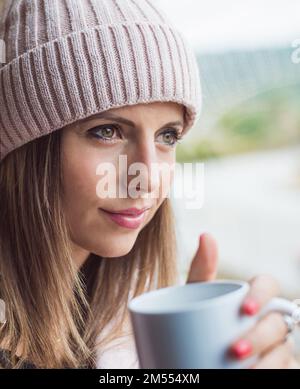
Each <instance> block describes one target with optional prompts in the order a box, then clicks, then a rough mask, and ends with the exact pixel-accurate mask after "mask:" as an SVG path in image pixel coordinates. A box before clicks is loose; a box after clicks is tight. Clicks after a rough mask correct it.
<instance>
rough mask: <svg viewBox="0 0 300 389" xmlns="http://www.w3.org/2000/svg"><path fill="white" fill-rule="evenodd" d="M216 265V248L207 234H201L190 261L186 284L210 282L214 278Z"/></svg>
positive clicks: (214, 242)
mask: <svg viewBox="0 0 300 389" xmlns="http://www.w3.org/2000/svg"><path fill="white" fill-rule="evenodd" d="M217 265H218V246H217V243H216V241H215V239H214V238H213V237H212V236H211V235H209V234H207V233H206V234H202V235H201V236H200V239H199V246H198V249H197V252H196V254H195V256H194V258H193V260H192V263H191V266H190V270H189V274H188V278H187V283H190V282H201V281H211V280H213V279H215V278H216V275H217Z"/></svg>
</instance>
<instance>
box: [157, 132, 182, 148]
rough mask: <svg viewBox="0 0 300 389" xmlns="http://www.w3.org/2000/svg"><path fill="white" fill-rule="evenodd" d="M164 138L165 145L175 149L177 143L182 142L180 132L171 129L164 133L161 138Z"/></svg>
mask: <svg viewBox="0 0 300 389" xmlns="http://www.w3.org/2000/svg"><path fill="white" fill-rule="evenodd" d="M161 135H162V136H163V139H164V140H163V143H165V144H166V145H168V146H171V147H174V146H176V144H177V143H180V140H181V139H182V135H181V134H180V131H179V130H176V129H171V130H167V131H164V132H163V133H161V134H160V135H159V136H161Z"/></svg>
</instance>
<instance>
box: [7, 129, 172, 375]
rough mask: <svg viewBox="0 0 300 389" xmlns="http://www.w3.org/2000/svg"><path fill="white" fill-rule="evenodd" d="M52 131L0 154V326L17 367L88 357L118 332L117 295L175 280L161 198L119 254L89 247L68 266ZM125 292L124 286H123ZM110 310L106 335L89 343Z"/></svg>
mask: <svg viewBox="0 0 300 389" xmlns="http://www.w3.org/2000/svg"><path fill="white" fill-rule="evenodd" d="M60 144H61V131H55V132H53V133H51V134H49V135H46V136H43V137H40V138H38V139H35V140H34V141H32V142H30V143H27V144H25V145H23V146H22V147H20V148H18V149H16V150H14V151H13V152H11V153H10V154H8V155H7V156H6V158H4V160H3V161H2V162H1V163H0V198H1V202H0V298H2V299H3V300H4V301H5V304H6V323H5V324H3V325H2V327H1V330H0V345H2V344H3V343H5V345H6V348H7V349H8V350H10V352H11V355H12V356H16V352H17V348H18V346H20V345H21V346H22V358H21V359H20V361H19V362H17V358H16V357H13V362H12V366H13V367H15V368H17V367H19V366H20V365H21V363H22V361H24V360H29V361H30V362H31V363H33V364H35V365H36V366H37V367H41V368H63V367H71V368H78V367H95V363H96V352H95V351H96V348H97V350H98V349H101V347H104V345H105V344H106V343H108V342H109V341H110V340H111V339H114V338H115V337H116V336H118V334H120V333H121V329H122V325H123V323H124V320H125V319H126V317H127V315H128V310H127V302H128V299H129V297H135V296H137V295H139V294H141V293H143V292H146V291H149V290H152V289H154V288H162V287H165V286H169V285H173V284H174V283H176V282H177V280H178V270H177V260H176V243H175V231H174V220H173V213H172V209H171V205H170V200H169V199H168V198H167V199H165V200H164V202H163V204H162V205H161V207H160V208H159V209H158V211H157V212H156V214H155V216H154V217H153V219H152V220H151V221H150V222H149V223H148V225H147V226H146V227H145V228H144V229H143V230H142V231H141V232H140V234H139V235H138V238H137V240H136V243H135V245H134V247H133V249H132V250H131V252H130V253H128V254H127V255H125V256H124V257H120V258H114V259H110V258H103V257H99V256H97V255H95V254H91V255H90V256H89V258H88V259H87V261H86V263H85V264H84V265H83V266H82V268H81V269H80V270H79V271H78V270H77V269H76V268H75V265H74V263H73V260H72V254H71V249H70V239H69V235H68V227H67V222H66V220H65V217H64V210H63V208H62V201H61V198H62V192H63V185H62V176H61V159H60ZM131 293H132V294H131ZM117 312H119V313H120V316H119V320H117V321H116V324H115V326H114V327H113V328H112V330H111V332H110V335H109V336H107V337H105V339H102V340H101V341H100V342H98V343H97V336H98V335H99V334H101V332H102V331H103V329H104V328H105V327H106V325H107V324H108V323H110V322H111V321H112V319H114V318H115V317H116V313H117Z"/></svg>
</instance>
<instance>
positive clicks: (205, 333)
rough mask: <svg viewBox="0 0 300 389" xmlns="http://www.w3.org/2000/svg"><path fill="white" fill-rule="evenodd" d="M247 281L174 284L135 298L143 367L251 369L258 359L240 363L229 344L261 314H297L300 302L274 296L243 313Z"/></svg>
mask: <svg viewBox="0 0 300 389" xmlns="http://www.w3.org/2000/svg"><path fill="white" fill-rule="evenodd" d="M249 288H250V286H249V284H248V283H247V282H244V281H232V280H217V281H211V282H195V283H189V284H185V285H177V286H171V287H167V288H162V289H158V290H155V291H151V292H147V293H144V294H142V295H140V296H138V297H135V298H133V299H132V300H131V301H130V302H129V304H128V309H129V313H130V319H131V324H132V328H133V332H134V339H135V346H136V350H137V354H138V358H139V364H140V368H142V369H202V368H208V369H210V368H215V369H229V368H247V367H250V366H251V364H252V363H254V362H255V357H251V358H247V359H245V360H243V361H236V360H235V359H234V358H232V356H231V355H230V354H229V348H230V346H231V345H232V344H233V343H234V342H235V341H236V340H237V339H238V338H239V337H240V336H242V335H244V334H245V333H246V331H248V330H249V329H250V328H251V327H252V326H253V325H254V324H255V323H256V322H257V320H258V319H260V318H261V317H262V316H263V315H265V314H266V313H268V312H270V311H278V312H281V313H282V314H287V315H290V316H293V317H296V316H297V317H299V307H298V306H297V304H295V303H293V302H291V301H289V300H286V299H283V298H273V299H272V300H271V301H270V302H269V304H267V305H266V306H265V307H264V308H263V309H262V310H261V311H260V312H259V314H257V315H255V316H253V317H249V316H246V315H242V314H241V306H242V302H243V301H244V299H245V297H246V295H247V293H248V291H249Z"/></svg>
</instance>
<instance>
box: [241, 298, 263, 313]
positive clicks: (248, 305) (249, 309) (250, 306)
mask: <svg viewBox="0 0 300 389" xmlns="http://www.w3.org/2000/svg"><path fill="white" fill-rule="evenodd" d="M242 311H243V313H244V314H246V315H249V316H253V315H255V314H256V313H257V312H258V311H259V305H258V303H257V302H256V301H255V300H253V299H251V298H249V299H247V300H246V301H245V302H244V304H243V306H242Z"/></svg>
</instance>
